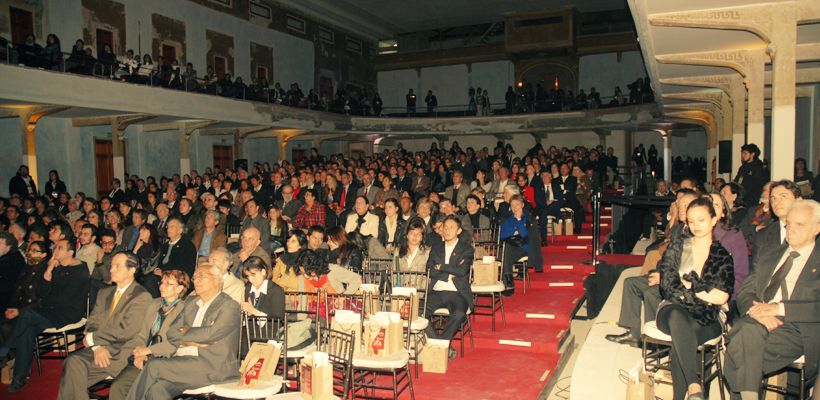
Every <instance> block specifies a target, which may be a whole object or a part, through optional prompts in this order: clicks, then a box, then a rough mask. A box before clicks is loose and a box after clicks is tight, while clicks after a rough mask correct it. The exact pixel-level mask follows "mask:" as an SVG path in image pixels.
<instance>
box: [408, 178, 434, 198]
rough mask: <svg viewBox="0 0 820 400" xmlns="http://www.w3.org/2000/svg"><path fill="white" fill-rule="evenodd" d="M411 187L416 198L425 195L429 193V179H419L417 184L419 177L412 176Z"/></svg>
mask: <svg viewBox="0 0 820 400" xmlns="http://www.w3.org/2000/svg"><path fill="white" fill-rule="evenodd" d="M412 182H413V185H412V187H411V189H412V191H413V193H415V194H416V195H418V196H422V195H427V193H428V192H429V191H430V185H431V183H430V178H428V177H426V176H423V177H421V182H419V177H418V176H417V175H413V179H412Z"/></svg>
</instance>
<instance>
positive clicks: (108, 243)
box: [100, 240, 117, 246]
mask: <svg viewBox="0 0 820 400" xmlns="http://www.w3.org/2000/svg"><path fill="white" fill-rule="evenodd" d="M100 243H101V244H102V245H103V246H113V245H115V244H117V242H116V241H113V240H104V241H102V242H100Z"/></svg>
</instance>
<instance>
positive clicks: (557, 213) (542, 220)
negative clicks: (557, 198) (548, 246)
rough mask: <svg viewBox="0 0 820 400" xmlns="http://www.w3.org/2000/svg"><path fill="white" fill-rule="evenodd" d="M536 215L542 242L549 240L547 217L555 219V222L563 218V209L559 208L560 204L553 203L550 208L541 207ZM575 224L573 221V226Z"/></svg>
mask: <svg viewBox="0 0 820 400" xmlns="http://www.w3.org/2000/svg"><path fill="white" fill-rule="evenodd" d="M535 212H536V214H537V215H538V227H539V228H540V230H541V240H546V239H547V217H548V216H552V217H555V220H556V221H557V220H558V219H560V218H561V207H559V206H558V203H552V204H550V205H548V206H539V207H538V208H537V209H536V210H535ZM574 223H575V222H574V221H573V224H574Z"/></svg>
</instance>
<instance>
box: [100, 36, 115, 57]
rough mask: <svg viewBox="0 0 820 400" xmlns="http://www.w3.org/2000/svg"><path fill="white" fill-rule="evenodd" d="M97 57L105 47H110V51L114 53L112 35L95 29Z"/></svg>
mask: <svg viewBox="0 0 820 400" xmlns="http://www.w3.org/2000/svg"><path fill="white" fill-rule="evenodd" d="M96 45H97V57H99V56H100V54H102V53H103V49H104V48H105V45H109V46H111V51H112V52H113V51H114V33H113V32H111V31H109V30H105V29H97V43H96Z"/></svg>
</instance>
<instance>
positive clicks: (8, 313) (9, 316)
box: [5, 308, 20, 319]
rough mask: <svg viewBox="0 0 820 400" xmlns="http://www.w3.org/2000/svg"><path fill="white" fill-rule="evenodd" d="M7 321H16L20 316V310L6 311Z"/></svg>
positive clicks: (8, 309)
mask: <svg viewBox="0 0 820 400" xmlns="http://www.w3.org/2000/svg"><path fill="white" fill-rule="evenodd" d="M5 314H6V319H15V318H17V316H18V315H20V309H18V308H7V309H6V313H5Z"/></svg>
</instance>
